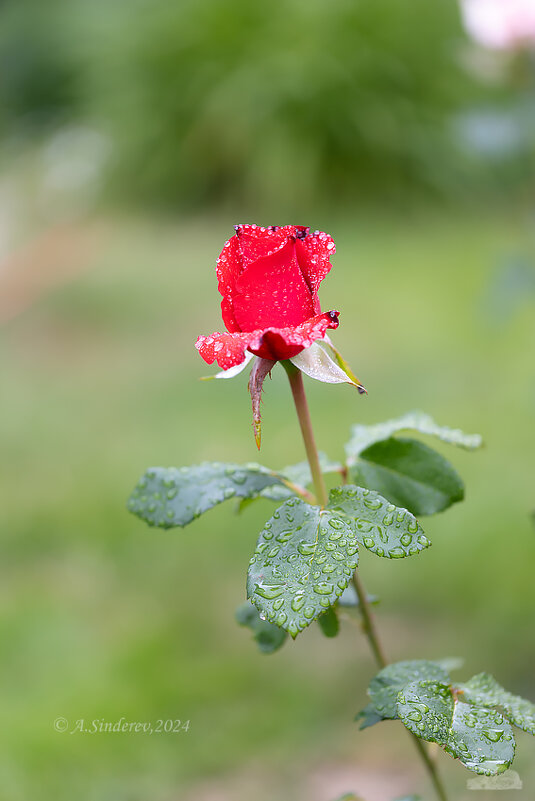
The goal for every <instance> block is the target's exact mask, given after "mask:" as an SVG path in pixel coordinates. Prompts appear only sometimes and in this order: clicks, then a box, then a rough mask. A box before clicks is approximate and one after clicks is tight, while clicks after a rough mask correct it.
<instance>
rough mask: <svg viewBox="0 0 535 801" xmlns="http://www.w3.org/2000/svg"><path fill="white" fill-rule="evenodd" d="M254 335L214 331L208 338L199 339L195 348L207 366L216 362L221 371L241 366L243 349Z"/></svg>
mask: <svg viewBox="0 0 535 801" xmlns="http://www.w3.org/2000/svg"><path fill="white" fill-rule="evenodd" d="M254 336H255V335H254V333H252V334H251V333H246V334H240V333H232V334H227V333H223V334H220V333H219V331H216V332H215V333H214V334H211V335H210V336H209V337H199V338H198V339H197V342H196V343H195V347H196V348H197V350H198V351H199V353H200V354H201V356H202V358H203V359H204V361H205V362H207V363H208V364H213V362H214V361H216V360H217V363H218V365H219V366H220V367H221V368H222V369H223V370H228V369H229V368H230V367H235V366H236V365H238V364H241V363H242V362H243V360H244V359H245V349H246V348H247V345H248V344H249V340H250V339H251V338H253V339H254Z"/></svg>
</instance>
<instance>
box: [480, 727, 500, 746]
mask: <svg viewBox="0 0 535 801" xmlns="http://www.w3.org/2000/svg"><path fill="white" fill-rule="evenodd" d="M481 734H482V735H483V737H486V738H487V740H490V742H491V743H497V742H498V741H499V740H501V739H502V737H503V735H504V731H503V730H502V729H483V730H482V732H481Z"/></svg>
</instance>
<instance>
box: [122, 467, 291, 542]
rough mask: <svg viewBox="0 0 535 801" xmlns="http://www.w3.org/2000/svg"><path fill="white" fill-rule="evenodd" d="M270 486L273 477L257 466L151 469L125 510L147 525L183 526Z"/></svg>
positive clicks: (276, 481)
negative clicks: (216, 508)
mask: <svg viewBox="0 0 535 801" xmlns="http://www.w3.org/2000/svg"><path fill="white" fill-rule="evenodd" d="M274 484H281V479H280V478H279V477H278V476H277V474H276V473H274V472H273V471H271V470H268V469H267V468H266V467H262V466H261V465H257V464H246V465H238V464H224V463H221V462H204V463H203V464H199V465H194V466H193V467H181V468H180V469H179V468H176V467H152V468H150V469H149V470H147V471H146V472H145V473H144V474H143V476H142V477H141V478H140V480H139V481H138V483H137V486H136V487H135V489H134V491H133V492H132V495H131V496H130V498H129V500H128V509H129V511H131V512H133V514H135V515H137V516H138V517H140V518H141V519H142V520H145V521H146V522H147V523H148V524H149V525H151V526H161V527H162V528H172V527H173V526H185V525H187V524H188V523H191V521H192V520H194V519H195V518H196V517H199V515H201V514H202V513H203V512H206V511H208V509H211V508H212V507H213V506H216V504H218V503H221V502H222V501H226V500H228V499H229V498H234V497H238V498H251V497H253V496H255V495H258V494H259V493H260V492H261V491H262V490H263V489H264V488H265V487H269V486H271V485H274Z"/></svg>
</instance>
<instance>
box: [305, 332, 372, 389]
mask: <svg viewBox="0 0 535 801" xmlns="http://www.w3.org/2000/svg"><path fill="white" fill-rule="evenodd" d="M290 361H291V362H292V364H294V365H295V366H296V367H298V368H299V370H301V372H302V373H305V374H306V375H308V376H309V377H310V378H315V379H316V381H323V383H325V384H353V386H355V387H358V384H355V382H354V381H352V380H351V379H350V378H349V376H348V375H347V373H345V372H344V371H343V370H342V368H341V367H338V365H337V364H336V362H335V361H333V359H331V357H330V356H329V354H328V353H327V351H325V350H324V349H323V348H322V347H321V345H319V344H318V343H317V342H314V344H313V345H311V346H310V347H309V348H305V350H302V351H301V353H298V354H297V356H293V357H292V358H291V359H290Z"/></svg>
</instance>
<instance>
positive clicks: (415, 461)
mask: <svg viewBox="0 0 535 801" xmlns="http://www.w3.org/2000/svg"><path fill="white" fill-rule="evenodd" d="M350 474H351V478H352V479H353V481H355V482H357V483H359V484H361V485H362V486H364V487H368V488H369V489H374V490H376V491H377V492H380V493H381V495H384V496H385V497H386V498H388V499H389V500H390V501H391V502H392V503H395V504H396V505H398V506H403V507H405V508H406V509H409V510H410V511H411V512H412V513H413V514H416V515H432V514H435V513H436V512H441V511H442V510H443V509H447V508H448V506H451V505H452V504H453V503H457V502H458V501H462V499H463V498H464V484H463V481H462V479H461V477H460V476H459V474H458V473H457V471H456V470H455V469H454V468H453V467H452V465H451V464H450V463H449V462H448V461H447V459H445V458H444V457H443V456H441V454H440V453H437V451H434V450H433V449H432V448H429V447H428V446H427V445H424V444H423V442H418V440H415V439H396V438H394V437H392V438H391V439H386V440H383V441H382V442H376V443H375V444H374V445H370V447H368V448H366V449H365V450H363V451H362V452H361V454H360V456H359V459H358V461H357V463H356V464H355V465H353V467H352V468H351V473H350Z"/></svg>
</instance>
